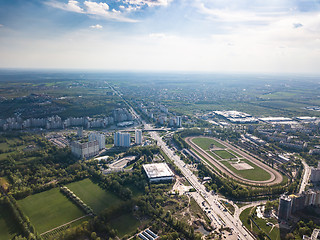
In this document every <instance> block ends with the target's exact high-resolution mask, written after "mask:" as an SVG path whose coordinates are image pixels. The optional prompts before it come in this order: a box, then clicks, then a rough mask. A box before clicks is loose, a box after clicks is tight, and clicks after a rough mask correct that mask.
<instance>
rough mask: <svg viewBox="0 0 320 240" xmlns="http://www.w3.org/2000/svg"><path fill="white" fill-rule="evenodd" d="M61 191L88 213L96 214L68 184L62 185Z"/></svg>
mask: <svg viewBox="0 0 320 240" xmlns="http://www.w3.org/2000/svg"><path fill="white" fill-rule="evenodd" d="M60 191H61V192H62V193H63V194H64V195H65V196H67V198H69V199H70V200H71V201H72V202H74V203H75V204H76V205H77V206H78V207H80V208H81V209H82V210H83V211H84V212H85V213H86V214H94V213H93V210H92V208H91V207H89V206H88V205H87V204H85V203H84V202H83V201H82V200H81V199H80V198H79V197H78V196H76V195H75V194H74V193H73V192H72V191H71V190H70V189H69V188H67V187H66V186H63V187H60Z"/></svg>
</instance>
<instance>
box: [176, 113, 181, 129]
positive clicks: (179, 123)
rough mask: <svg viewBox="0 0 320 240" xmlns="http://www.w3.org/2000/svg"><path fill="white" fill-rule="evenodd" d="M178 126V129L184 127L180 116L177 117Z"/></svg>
mask: <svg viewBox="0 0 320 240" xmlns="http://www.w3.org/2000/svg"><path fill="white" fill-rule="evenodd" d="M176 125H177V127H182V118H181V117H180V116H177V117H176Z"/></svg>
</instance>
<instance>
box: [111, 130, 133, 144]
mask: <svg viewBox="0 0 320 240" xmlns="http://www.w3.org/2000/svg"><path fill="white" fill-rule="evenodd" d="M130 143H131V139H130V133H123V132H116V133H115V134H114V146H115V147H130Z"/></svg>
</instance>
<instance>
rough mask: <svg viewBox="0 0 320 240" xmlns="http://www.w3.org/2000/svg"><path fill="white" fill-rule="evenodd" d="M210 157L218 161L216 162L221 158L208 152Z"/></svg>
mask: <svg viewBox="0 0 320 240" xmlns="http://www.w3.org/2000/svg"><path fill="white" fill-rule="evenodd" d="M206 152H207V153H208V154H209V155H210V156H212V157H213V158H214V159H216V160H220V158H219V157H218V156H217V155H215V154H213V153H212V152H211V151H209V150H208V151H206Z"/></svg>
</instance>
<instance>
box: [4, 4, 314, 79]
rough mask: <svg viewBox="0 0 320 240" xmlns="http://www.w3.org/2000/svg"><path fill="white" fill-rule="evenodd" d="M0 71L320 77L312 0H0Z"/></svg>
mask: <svg viewBox="0 0 320 240" xmlns="http://www.w3.org/2000/svg"><path fill="white" fill-rule="evenodd" d="M0 55H1V57H0V67H1V68H55V69H60V68H66V69H93V70H94V69H105V70H137V71H144V70H145V71H210V72H264V73H267V72H270V73H295V72H297V73H317V74H319V73H320V67H319V62H320V0H300V1H297V0H268V1H265V0H250V1H249V0H203V1H201V0H109V1H102V0H28V1H26V0H0Z"/></svg>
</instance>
